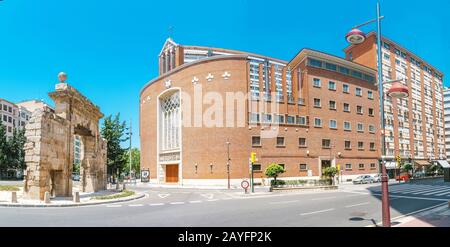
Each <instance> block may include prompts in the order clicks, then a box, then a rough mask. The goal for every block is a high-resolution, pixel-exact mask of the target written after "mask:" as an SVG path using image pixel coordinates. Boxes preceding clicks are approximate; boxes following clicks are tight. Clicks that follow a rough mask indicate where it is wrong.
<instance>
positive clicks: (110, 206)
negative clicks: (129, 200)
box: [106, 205, 122, 208]
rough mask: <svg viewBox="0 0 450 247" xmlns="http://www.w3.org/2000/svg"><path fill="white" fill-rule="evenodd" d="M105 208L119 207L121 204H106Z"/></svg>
mask: <svg viewBox="0 0 450 247" xmlns="http://www.w3.org/2000/svg"><path fill="white" fill-rule="evenodd" d="M106 207H107V208H120V207H122V205H106Z"/></svg>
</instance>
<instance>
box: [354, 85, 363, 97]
mask: <svg viewBox="0 0 450 247" xmlns="http://www.w3.org/2000/svg"><path fill="white" fill-rule="evenodd" d="M355 94H356V96H362V89H361V88H359V87H357V88H355Z"/></svg>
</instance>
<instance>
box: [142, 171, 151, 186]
mask: <svg viewBox="0 0 450 247" xmlns="http://www.w3.org/2000/svg"><path fill="white" fill-rule="evenodd" d="M141 182H143V183H148V182H150V171H149V170H142V171H141Z"/></svg>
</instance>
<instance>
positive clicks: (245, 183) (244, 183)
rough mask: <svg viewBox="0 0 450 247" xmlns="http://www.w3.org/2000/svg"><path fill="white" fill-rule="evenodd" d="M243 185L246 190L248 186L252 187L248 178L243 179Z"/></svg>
mask: <svg viewBox="0 0 450 247" xmlns="http://www.w3.org/2000/svg"><path fill="white" fill-rule="evenodd" d="M241 187H242V188H243V189H244V190H247V189H248V187H250V183H249V182H248V181H247V180H242V182H241Z"/></svg>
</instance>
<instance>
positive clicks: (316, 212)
mask: <svg viewBox="0 0 450 247" xmlns="http://www.w3.org/2000/svg"><path fill="white" fill-rule="evenodd" d="M333 210H334V208H329V209H324V210H319V211H314V212H309V213H302V214H300V215H301V216H305V215H311V214H320V213H325V212H329V211H333Z"/></svg>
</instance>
